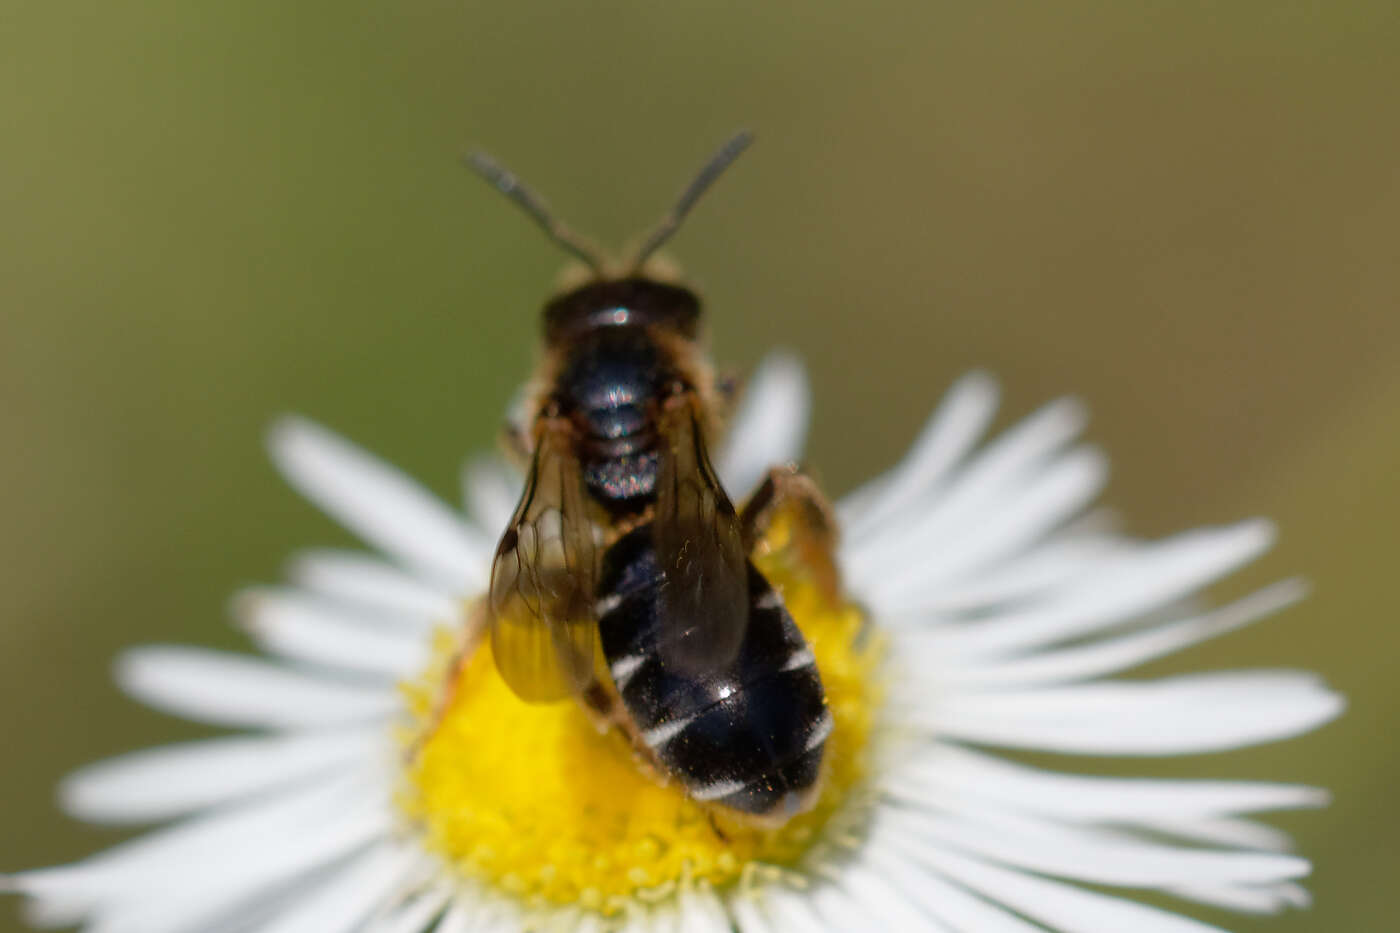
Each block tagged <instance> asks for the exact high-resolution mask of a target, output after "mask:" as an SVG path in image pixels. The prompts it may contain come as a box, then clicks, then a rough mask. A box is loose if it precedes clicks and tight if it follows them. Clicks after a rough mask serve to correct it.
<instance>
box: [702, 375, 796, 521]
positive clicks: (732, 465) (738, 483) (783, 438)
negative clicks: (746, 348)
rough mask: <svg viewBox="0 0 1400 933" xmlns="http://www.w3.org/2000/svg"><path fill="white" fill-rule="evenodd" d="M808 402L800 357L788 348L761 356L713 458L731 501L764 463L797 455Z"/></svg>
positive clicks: (744, 492)
mask: <svg viewBox="0 0 1400 933" xmlns="http://www.w3.org/2000/svg"><path fill="white" fill-rule="evenodd" d="M810 407H811V404H810V398H809V393H808V391H807V374H806V372H804V370H803V368H802V362H801V361H800V360H799V359H798V358H797V357H795V356H793V355H792V354H790V353H782V352H779V353H770V354H769V355H768V356H767V357H765V358H764V360H763V362H762V363H761V364H760V365H759V367H758V369H757V370H756V371H755V372H754V374H753V377H752V379H751V380H750V382H749V385H748V389H747V391H746V392H745V393H744V398H743V401H742V403H741V404H740V406H739V410H738V412H737V413H736V414H735V416H734V420H733V423H732V424H731V426H730V428H729V433H728V436H727V437H726V438H725V440H724V443H723V444H722V445H721V447H720V452H719V456H718V457H717V458H716V464H717V465H716V467H715V469H716V470H717V471H718V472H719V478H720V482H721V483H722V484H723V485H724V488H725V489H726V490H728V492H729V494H730V496H731V497H733V498H734V500H735V501H736V502H737V501H740V500H742V499H744V498H745V497H746V496H748V494H749V493H750V492H752V491H753V490H754V489H755V488H757V486H758V484H759V483H760V482H762V481H763V475H764V473H766V472H767V471H768V468H769V467H774V466H781V465H782V464H784V463H792V462H794V461H796V460H797V459H798V458H800V457H801V456H802V445H803V443H804V442H805V441H806V438H807V418H808V413H809V410H810Z"/></svg>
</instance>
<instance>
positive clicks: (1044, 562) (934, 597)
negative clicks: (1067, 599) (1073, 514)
mask: <svg viewBox="0 0 1400 933" xmlns="http://www.w3.org/2000/svg"><path fill="white" fill-rule="evenodd" d="M1132 547H1135V545H1130V544H1128V543H1127V542H1125V541H1123V540H1122V539H1120V538H1113V537H1110V536H1108V535H1103V534H1078V533H1076V534H1070V533H1065V534H1057V535H1055V536H1054V537H1052V538H1050V539H1049V540H1047V541H1046V542H1044V543H1043V544H1041V545H1040V546H1038V547H1035V548H1033V549H1031V550H1028V551H1027V552H1026V553H1024V554H1021V555H1018V556H1016V557H1013V558H1010V559H1008V560H1006V561H1004V562H1002V563H999V564H996V565H994V566H989V567H987V568H985V569H984V570H983V571H981V572H979V573H976V574H973V575H972V576H971V577H970V578H968V579H962V580H958V581H948V583H947V584H946V585H944V586H943V587H942V588H940V589H939V591H938V592H937V593H934V594H930V595H929V597H928V599H927V601H926V602H925V603H924V605H923V606H922V607H921V608H922V610H923V612H924V613H926V614H927V615H928V616H933V617H937V616H939V615H945V616H950V617H951V616H954V615H955V614H957V613H966V612H971V611H985V609H987V608H989V607H994V606H998V605H1004V604H1007V603H1012V602H1016V601H1018V600H1024V599H1026V598H1028V597H1031V596H1036V595H1040V594H1043V593H1045V591H1047V590H1054V589H1057V588H1059V587H1063V586H1066V585H1068V584H1070V583H1072V582H1074V581H1076V580H1080V579H1083V578H1084V577H1085V576H1086V575H1087V574H1089V573H1090V572H1093V571H1095V570H1097V569H1099V568H1101V567H1103V566H1105V563H1104V562H1105V561H1107V560H1108V559H1109V558H1110V557H1111V556H1112V555H1115V554H1118V553H1120V552H1123V551H1127V550H1129V549H1131V548H1132ZM927 621H928V619H927V618H924V619H920V620H919V622H920V623H926V622H927Z"/></svg>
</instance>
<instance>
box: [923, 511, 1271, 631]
mask: <svg viewBox="0 0 1400 933" xmlns="http://www.w3.org/2000/svg"><path fill="white" fill-rule="evenodd" d="M1273 539H1274V532H1273V526H1272V525H1270V524H1269V523H1268V522H1265V521H1258V520H1256V521H1249V522H1241V523H1239V524H1237V525H1231V526H1227V527H1224V528H1214V529H1201V530H1197V531H1192V532H1187V533H1185V534H1181V535H1177V536H1175V537H1173V538H1168V539H1166V540H1165V541H1160V542H1156V543H1154V544H1150V545H1144V546H1142V547H1140V548H1136V549H1133V550H1131V551H1124V552H1120V553H1119V555H1118V556H1117V557H1115V558H1113V559H1111V560H1109V561H1106V562H1105V563H1104V564H1103V565H1102V566H1101V567H1100V568H1099V569H1098V571H1097V572H1096V573H1094V574H1093V575H1092V576H1090V577H1088V578H1086V579H1084V580H1083V582H1081V583H1080V584H1078V585H1076V586H1072V587H1067V588H1066V589H1064V590H1061V591H1059V592H1057V593H1055V594H1054V595H1053V597H1052V598H1050V599H1047V600H1046V601H1044V603H1043V604H1041V605H1038V606H1035V607H1033V608H1028V609H1023V610H1017V611H1011V612H1006V613H1002V614H1000V615H998V616H994V617H992V618H989V619H987V620H985V621H979V622H976V623H970V624H968V625H966V626H964V627H962V628H961V629H960V630H959V631H956V632H947V633H944V634H943V635H941V637H942V638H943V639H944V640H943V643H942V647H943V649H944V651H945V652H947V653H948V654H949V655H953V654H956V655H958V656H959V657H963V658H967V657H973V656H990V655H1008V654H1012V653H1015V652H1018V651H1025V650H1027V649H1030V648H1036V647H1039V646H1041V645H1047V644H1053V643H1054V642H1057V641H1061V640H1064V639H1068V638H1073V637H1076V636H1080V635H1085V634H1088V633H1090V632H1093V631H1097V630H1099V629H1103V628H1107V627H1109V626H1112V625H1115V624H1119V623H1121V622H1124V621H1127V620H1130V619H1132V618H1134V617H1136V616H1139V615H1141V614H1142V613H1145V612H1149V611H1151V610H1153V609H1156V608H1158V607H1160V606H1163V605H1165V604H1167V603H1170V602H1172V601H1173V600H1177V599H1180V598H1182V597H1184V596H1188V595H1190V594H1192V593H1194V592H1196V591H1198V590H1200V589H1201V588H1202V587H1204V586H1206V585H1207V584H1209V583H1211V582H1212V581H1214V580H1217V579H1219V578H1220V577H1223V576H1225V575H1226V574H1227V573H1229V572H1231V571H1233V570H1235V569H1236V568H1238V567H1239V566H1241V565H1243V564H1245V563H1248V562H1249V561H1251V560H1253V559H1254V558H1255V557H1257V556H1259V554H1261V553H1263V552H1264V551H1265V550H1266V549H1267V548H1268V547H1269V545H1270V544H1272V543H1273Z"/></svg>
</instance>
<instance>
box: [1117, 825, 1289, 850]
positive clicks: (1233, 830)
mask: <svg viewBox="0 0 1400 933" xmlns="http://www.w3.org/2000/svg"><path fill="white" fill-rule="evenodd" d="M1143 825H1144V826H1146V827H1148V828H1149V829H1154V830H1157V831H1159V832H1162V833H1167V834H1169V835H1172V836H1176V837H1178V838H1180V839H1188V840H1190V841H1192V842H1198V843H1202V844H1205V845H1214V846H1224V847H1228V848H1232V849H1259V850H1260V851H1264V852H1287V851H1288V850H1289V849H1291V848H1293V840H1292V838H1291V837H1290V836H1289V835H1288V834H1287V833H1285V832H1283V831H1282V830H1279V829H1275V828H1274V827H1272V826H1267V825H1265V824H1264V823H1260V822H1258V821H1256V820H1246V819H1240V818H1231V817H1218V818H1215V819H1191V818H1189V817H1188V818H1181V817H1175V818H1174V817H1165V818H1162V819H1158V820H1145V821H1143Z"/></svg>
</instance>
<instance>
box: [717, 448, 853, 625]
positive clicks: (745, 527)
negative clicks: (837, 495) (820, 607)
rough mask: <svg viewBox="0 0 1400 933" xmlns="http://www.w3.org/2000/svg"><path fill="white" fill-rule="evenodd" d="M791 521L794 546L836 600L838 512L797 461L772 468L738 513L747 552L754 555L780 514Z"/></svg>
mask: <svg viewBox="0 0 1400 933" xmlns="http://www.w3.org/2000/svg"><path fill="white" fill-rule="evenodd" d="M779 515H785V516H788V517H789V518H790V519H791V521H792V545H793V547H794V548H796V550H797V554H798V556H799V557H800V558H801V560H802V561H803V563H804V564H805V565H806V566H807V567H809V568H811V570H812V572H813V574H814V575H815V576H816V578H817V585H818V586H820V587H821V589H822V592H823V593H825V594H826V596H827V597H828V598H830V599H831V600H832V601H833V602H834V601H836V600H837V599H838V598H839V596H840V593H841V572H840V570H839V569H838V568H837V566H836V538H837V533H836V514H835V512H834V510H833V509H832V507H831V503H830V502H828V501H827V498H826V496H824V495H822V492H821V490H820V489H818V488H817V484H816V482H814V481H813V480H812V478H811V477H810V476H808V475H807V474H806V473H803V472H802V471H801V469H800V468H798V467H797V466H796V465H794V464H789V465H787V466H781V467H773V468H771V469H770V470H769V471H768V475H767V476H766V477H764V480H763V483H762V484H761V485H760V486H759V487H758V489H757V491H755V492H754V494H753V495H752V496H751V497H750V498H749V501H748V502H746V503H744V509H743V511H742V512H741V513H740V515H739V523H740V529H741V533H742V534H743V538H744V548H745V552H746V553H749V554H752V553H753V551H754V549H755V548H756V547H758V546H759V544H760V542H761V540H762V538H763V535H764V533H765V532H766V531H767V530H768V528H769V526H770V525H772V523H773V521H774V520H775V519H776V518H777V517H778V516H779Z"/></svg>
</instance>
